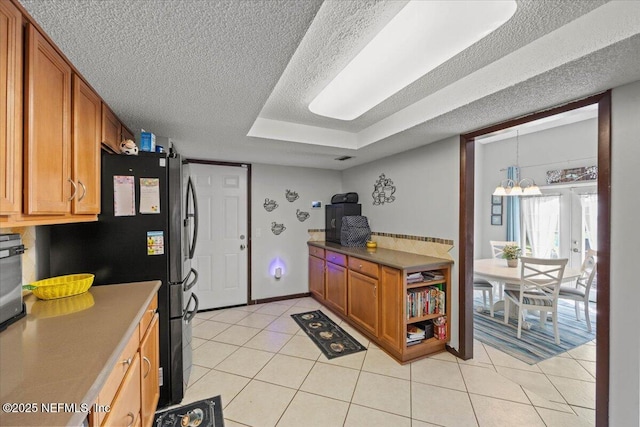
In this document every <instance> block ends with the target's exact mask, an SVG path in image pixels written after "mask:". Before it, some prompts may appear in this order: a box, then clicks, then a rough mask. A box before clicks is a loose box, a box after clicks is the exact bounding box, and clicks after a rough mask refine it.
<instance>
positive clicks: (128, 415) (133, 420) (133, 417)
mask: <svg viewBox="0 0 640 427" xmlns="http://www.w3.org/2000/svg"><path fill="white" fill-rule="evenodd" d="M129 417H131V422H130V423H129V424H127V427H131V426H133V423H134V422H135V421H136V417H135V415H133V413H132V412H129V413H128V414H127V418H129Z"/></svg>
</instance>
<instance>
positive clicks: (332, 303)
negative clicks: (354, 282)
mask: <svg viewBox="0 0 640 427" xmlns="http://www.w3.org/2000/svg"><path fill="white" fill-rule="evenodd" d="M326 268H327V274H326V283H325V299H324V303H325V304H326V305H327V306H329V307H331V308H333V309H334V310H335V311H337V312H338V313H340V314H343V315H346V314H347V268H346V267H343V266H341V265H338V264H334V263H332V262H327V266H326Z"/></svg>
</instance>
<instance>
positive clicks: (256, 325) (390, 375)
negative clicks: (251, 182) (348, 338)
mask: <svg viewBox="0 0 640 427" xmlns="http://www.w3.org/2000/svg"><path fill="white" fill-rule="evenodd" d="M318 308H321V306H320V304H318V303H317V302H316V301H315V300H313V299H312V298H300V299H294V300H286V301H279V302H274V303H267V304H260V305H254V306H247V307H237V308H231V309H224V310H217V311H209V312H203V313H199V314H198V315H197V316H196V319H194V323H193V325H194V328H193V336H194V338H193V348H194V354H193V360H194V364H195V366H194V367H193V370H192V372H191V378H190V382H189V388H188V389H187V392H186V395H185V398H184V400H183V402H182V403H183V404H187V403H190V402H193V401H196V400H199V399H204V398H207V397H211V396H215V395H218V394H220V395H222V404H223V407H224V410H223V413H224V417H225V425H226V426H227V427H233V426H305V427H311V426H322V427H330V426H368V427H369V426H385V427H386V426H393V427H396V426H399V427H400V426H406V427H410V426H413V427H423V426H455V427H464V426H492V427H495V426H503V425H504V426H510V427H515V426H527V427H529V426H547V427H551V426H562V427H571V426H591V425H594V418H595V348H596V347H595V343H593V342H592V343H588V344H586V345H584V346H581V347H578V348H576V349H574V350H571V351H569V352H567V353H564V354H562V355H560V356H558V357H555V358H553V359H549V360H546V361H544V362H542V363H539V364H537V365H527V364H525V363H523V362H521V361H519V360H517V359H515V358H513V357H511V356H509V355H507V354H505V353H502V352H500V351H498V350H495V349H493V348H491V347H489V346H485V345H483V344H482V343H480V342H478V341H476V342H475V348H474V354H475V358H474V359H473V360H470V361H466V362H465V361H462V360H459V359H457V358H456V357H454V356H453V355H451V354H449V353H446V352H445V353H440V354H436V355H433V356H432V357H429V358H427V359H423V360H420V361H417V362H413V363H411V364H407V365H404V366H402V365H399V364H398V363H396V362H395V361H394V360H392V359H391V358H390V357H389V356H387V355H386V353H384V352H383V351H382V350H380V349H379V348H378V347H376V346H375V345H374V344H373V343H369V341H368V340H367V339H366V338H365V337H363V336H362V335H360V334H359V333H357V332H356V331H355V330H353V329H352V328H351V327H349V326H348V325H345V324H343V323H342V322H341V321H340V319H338V318H337V317H336V316H335V315H333V314H332V313H331V312H330V311H329V310H328V309H326V308H325V309H323V311H324V312H325V313H326V314H327V315H328V316H329V317H332V318H333V319H334V320H335V321H337V322H338V323H339V324H341V326H342V327H343V329H345V330H346V331H347V332H349V333H351V334H352V335H353V337H354V338H356V339H357V340H358V341H360V342H361V343H362V344H363V345H365V346H366V347H367V348H368V349H367V351H363V352H360V353H356V354H353V355H349V356H343V357H339V358H337V359H333V360H328V359H327V358H326V357H325V356H324V355H322V354H321V352H320V350H319V349H318V348H317V347H316V346H315V344H314V343H313V342H312V341H311V340H310V339H309V338H308V337H307V336H306V334H305V333H304V332H303V331H302V330H301V329H300V328H299V327H298V325H297V324H296V323H295V322H294V321H293V319H291V317H290V315H291V314H293V313H301V312H305V311H310V310H315V309H318Z"/></svg>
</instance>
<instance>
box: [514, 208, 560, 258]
mask: <svg viewBox="0 0 640 427" xmlns="http://www.w3.org/2000/svg"><path fill="white" fill-rule="evenodd" d="M522 217H523V219H524V225H525V231H526V234H527V237H528V238H529V243H530V244H531V256H533V257H536V258H557V257H558V253H557V252H556V251H555V250H554V249H555V248H556V247H557V241H556V239H557V237H558V224H559V221H560V196H538V197H523V198H522Z"/></svg>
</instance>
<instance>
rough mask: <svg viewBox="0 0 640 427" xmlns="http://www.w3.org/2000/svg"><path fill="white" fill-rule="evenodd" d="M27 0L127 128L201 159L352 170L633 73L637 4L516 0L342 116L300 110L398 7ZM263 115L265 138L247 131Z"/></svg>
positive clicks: (265, 0)
mask: <svg viewBox="0 0 640 427" xmlns="http://www.w3.org/2000/svg"><path fill="white" fill-rule="evenodd" d="M21 2H22V4H23V5H24V6H25V8H26V9H27V10H28V11H29V13H30V14H31V15H32V16H33V17H34V18H35V19H36V21H37V22H38V23H39V24H40V25H41V26H42V28H43V29H44V30H45V31H46V32H47V33H48V34H49V36H50V37H51V38H52V39H53V40H54V41H55V42H56V44H57V45H58V46H59V47H60V48H61V49H62V50H63V52H64V53H65V54H66V55H67V57H68V58H69V59H70V60H71V61H72V62H73V63H74V65H75V66H76V68H77V69H78V70H79V71H80V72H81V73H82V74H83V76H85V78H86V79H87V80H88V81H89V83H90V84H91V85H92V86H93V87H94V88H95V89H96V90H97V91H98V92H99V93H100V95H101V96H102V97H103V98H104V99H105V101H106V102H107V103H108V104H109V105H110V106H111V107H112V108H113V109H114V111H115V112H116V114H117V115H118V116H119V117H120V119H121V120H122V121H123V122H124V123H125V124H126V125H127V126H128V127H130V128H131V129H132V130H135V131H138V130H139V129H140V128H144V129H146V130H149V131H152V132H154V133H156V134H157V135H163V136H168V137H171V138H172V139H173V140H174V141H175V142H176V145H177V146H178V149H179V151H180V152H182V153H184V154H185V155H187V156H189V157H197V158H203V159H211V160H226V161H243V162H260V163H273V164H283V165H299V166H310V167H322V168H332V169H344V168H347V167H350V166H354V165H357V164H361V163H364V162H368V161H372V160H375V159H377V158H380V157H384V156H387V155H390V154H394V153H397V152H400V151H404V150H408V149H411V148H415V147H418V146H421V145H424V144H428V143H431V142H434V141H437V140H440V139H443V138H446V137H449V136H452V135H456V134H459V133H462V132H467V131H471V130H473V129H477V128H479V127H483V126H486V125H489V124H492V123H496V122H501V121H504V120H507V119H510V118H513V117H516V116H520V115H525V114H528V113H531V112H533V111H537V110H541V109H544V108H549V107H552V106H555V105H558V104H562V103H566V102H568V101H571V100H574V99H577V98H580V97H584V96H587V95H590V94H593V93H595V92H598V91H602V90H606V89H609V88H611V87H615V86H618V85H621V84H624V83H628V82H631V81H635V80H640V55H638V52H639V51H640V2H606V1H604V0H599V1H534V0H526V1H518V10H517V11H516V14H515V15H514V16H513V18H512V19H511V20H510V21H509V22H507V23H506V24H505V25H504V26H503V27H501V28H499V29H498V30H497V31H496V32H494V33H492V34H491V35H489V36H488V37H487V38H485V39H483V40H481V41H480V42H478V43H476V44H475V45H473V46H471V47H469V48H468V49H466V50H465V51H463V52H462V53H460V54H459V55H457V56H456V57H454V58H452V59H451V60H450V61H448V62H447V63H445V64H443V65H442V66H440V67H438V68H436V69H435V70H433V71H432V72H430V73H429V74H427V75H426V76H425V77H423V78H421V79H419V80H418V81H416V82H415V83H413V84H412V85H410V86H408V87H407V88H405V89H404V90H402V91H400V92H399V93H397V94H396V95H394V96H392V97H390V98H389V99H388V100H386V101H385V102H383V103H381V104H380V105H378V106H377V107H374V108H373V109H372V110H371V111H369V112H367V113H365V114H364V115H363V116H361V117H359V118H358V119H356V120H353V121H349V122H344V121H340V120H333V119H329V118H326V117H320V116H316V115H314V114H312V113H310V112H309V110H308V108H307V106H308V104H309V102H310V101H311V100H312V99H313V98H314V97H315V95H316V94H317V93H318V92H319V91H320V90H321V89H322V88H323V87H324V85H325V84H326V83H327V82H328V81H330V80H331V78H333V76H334V75H335V73H337V72H338V71H340V69H341V68H342V67H343V66H344V65H345V64H346V63H347V62H348V61H349V60H350V59H351V58H352V57H353V55H354V54H355V53H357V52H358V51H359V49H361V48H362V47H363V46H364V45H366V43H367V42H368V41H369V40H370V39H371V38H372V37H373V35H374V34H375V32H376V31H378V30H379V29H380V28H382V27H383V26H384V25H385V24H386V22H388V20H389V19H391V18H392V17H393V16H394V15H395V14H396V13H397V12H398V11H399V10H400V9H401V8H402V6H403V5H404V3H405V2H404V1H365V0H358V1H338V0H327V1H325V2H324V3H323V2H321V1H319V0H318V1H314V0H251V1H242V0H226V1H223V0H215V1H201V0H139V1H130V0H100V1H95V0H76V1H74V0H47V1H40V0H21ZM452 25H455V23H452ZM416 54H423V53H420V52H416ZM256 120H257V121H256ZM254 123H255V124H260V123H262V124H264V123H267V124H268V125H269V126H268V128H269V130H268V132H267V133H266V134H261V135H262V136H263V137H254V136H247V134H248V133H249V131H250V130H251V129H252V126H254ZM257 128H258V127H257V126H256V129H257ZM252 134H260V133H259V132H253V131H252ZM341 141H343V142H344V141H346V142H347V143H348V144H350V147H351V148H350V149H347V148H341V147H339V146H333V145H339V143H340V142H341ZM298 142H306V143H298ZM358 147H361V148H358ZM356 148H357V149H356ZM341 155H351V156H355V158H354V159H352V160H349V161H346V162H336V161H335V160H334V158H336V157H338V156H341Z"/></svg>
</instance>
